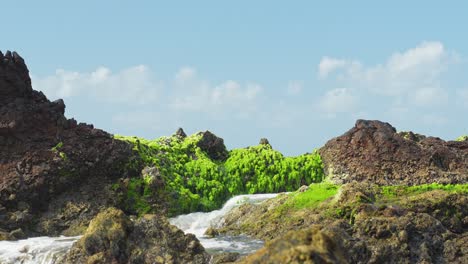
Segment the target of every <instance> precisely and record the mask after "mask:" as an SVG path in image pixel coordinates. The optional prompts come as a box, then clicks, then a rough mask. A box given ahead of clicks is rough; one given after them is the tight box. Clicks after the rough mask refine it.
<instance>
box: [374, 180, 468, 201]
mask: <svg viewBox="0 0 468 264" xmlns="http://www.w3.org/2000/svg"><path fill="white" fill-rule="evenodd" d="M433 190H443V191H447V192H456V193H465V194H466V193H468V184H439V183H431V184H423V185H415V186H383V187H382V188H381V193H382V195H383V196H384V197H386V198H394V197H399V196H403V195H406V196H408V195H415V194H420V193H423V192H427V191H433Z"/></svg>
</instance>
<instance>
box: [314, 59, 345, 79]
mask: <svg viewBox="0 0 468 264" xmlns="http://www.w3.org/2000/svg"><path fill="white" fill-rule="evenodd" d="M348 63H349V62H347V61H346V60H340V59H334V58H329V57H323V58H322V60H321V61H320V63H319V66H318V72H319V77H321V78H326V77H327V76H328V75H329V74H330V73H332V72H333V71H335V70H337V69H339V68H342V67H344V66H346V65H347V64H348Z"/></svg>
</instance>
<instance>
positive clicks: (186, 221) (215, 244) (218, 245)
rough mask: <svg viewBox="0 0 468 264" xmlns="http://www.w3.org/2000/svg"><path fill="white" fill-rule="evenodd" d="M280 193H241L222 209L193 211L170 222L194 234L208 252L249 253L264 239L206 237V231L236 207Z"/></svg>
mask: <svg viewBox="0 0 468 264" xmlns="http://www.w3.org/2000/svg"><path fill="white" fill-rule="evenodd" d="M277 195H278V194H276V193H269V194H248V195H239V196H235V197H233V198H231V199H229V200H228V201H227V202H226V203H225V204H224V206H223V208H221V209H220V210H215V211H211V212H208V213H191V214H186V215H179V216H177V217H174V218H171V219H169V221H170V223H171V224H173V225H175V226H177V227H178V228H180V229H182V230H183V231H184V232H185V233H191V234H194V235H195V236H196V237H197V238H198V240H200V242H201V244H202V245H203V247H205V249H206V250H207V251H208V252H238V253H241V254H248V253H251V252H253V251H256V250H258V249H259V248H261V247H262V246H263V241H261V240H256V239H252V238H249V237H247V236H219V237H216V238H209V237H206V236H205V235H204V234H205V231H206V230H207V229H208V227H210V226H213V227H218V226H220V224H221V223H222V221H223V216H224V215H226V214H227V213H228V212H229V211H230V210H231V209H233V208H234V207H237V206H240V205H241V204H245V203H251V204H255V203H260V202H263V201H264V200H267V199H270V198H274V197H276V196H277Z"/></svg>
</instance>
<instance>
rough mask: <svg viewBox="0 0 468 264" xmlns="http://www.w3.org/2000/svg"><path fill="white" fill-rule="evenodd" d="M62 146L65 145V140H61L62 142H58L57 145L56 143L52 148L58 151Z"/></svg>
mask: <svg viewBox="0 0 468 264" xmlns="http://www.w3.org/2000/svg"><path fill="white" fill-rule="evenodd" d="M62 147H63V142H62V141H60V142H59V143H57V145H55V146H54V147H53V148H52V149H51V150H52V151H54V152H57V151H59V150H60V149H61V148H62Z"/></svg>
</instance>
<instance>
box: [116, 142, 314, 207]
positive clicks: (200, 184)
mask: <svg viewBox="0 0 468 264" xmlns="http://www.w3.org/2000/svg"><path fill="white" fill-rule="evenodd" d="M115 138H116V139H119V140H124V141H127V142H130V143H132V144H133V146H134V150H135V151H137V152H138V154H139V155H140V157H141V160H142V161H141V162H143V163H144V164H143V165H145V166H151V167H155V168H157V170H158V172H159V175H160V177H161V179H162V182H163V184H162V185H161V186H159V187H160V188H151V187H150V185H151V184H150V182H149V181H148V182H145V181H144V180H143V179H131V180H130V182H129V183H128V184H127V187H126V191H127V194H126V196H125V197H126V199H127V201H126V202H127V204H134V209H135V210H136V211H137V212H138V213H140V214H141V213H145V212H148V211H150V209H151V206H150V205H149V204H148V203H147V202H146V201H147V200H148V199H149V198H151V197H155V196H158V197H164V200H165V201H167V202H168V205H169V206H168V207H169V214H170V215H175V214H180V213H188V212H193V211H210V210H213V209H216V208H219V207H221V206H222V204H223V203H224V202H225V201H226V200H227V199H229V198H230V197H232V196H234V195H238V194H244V193H269V192H281V191H294V190H297V188H299V187H300V186H301V185H304V184H305V185H308V184H311V183H313V182H320V181H321V180H322V179H323V166H322V160H321V158H320V156H319V154H318V153H317V152H314V153H312V154H304V155H301V156H298V157H284V156H283V155H282V154H281V153H280V152H278V151H276V150H273V149H272V148H271V146H270V145H258V146H253V147H248V148H245V149H235V150H232V151H230V153H229V157H228V159H227V160H226V161H225V162H220V161H214V160H211V159H210V158H209V157H208V155H207V154H206V153H205V152H203V151H202V150H201V149H200V148H199V147H198V146H197V143H198V142H199V141H200V140H201V138H202V134H195V135H192V136H188V137H186V138H181V137H178V136H175V135H174V136H171V137H161V138H159V139H156V140H151V141H150V140H145V139H141V138H137V137H123V136H115ZM135 162H137V161H133V162H132V163H129V164H127V166H137V165H138V164H135ZM143 176H145V175H143ZM145 177H146V176H145ZM148 177H149V176H148Z"/></svg>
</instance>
